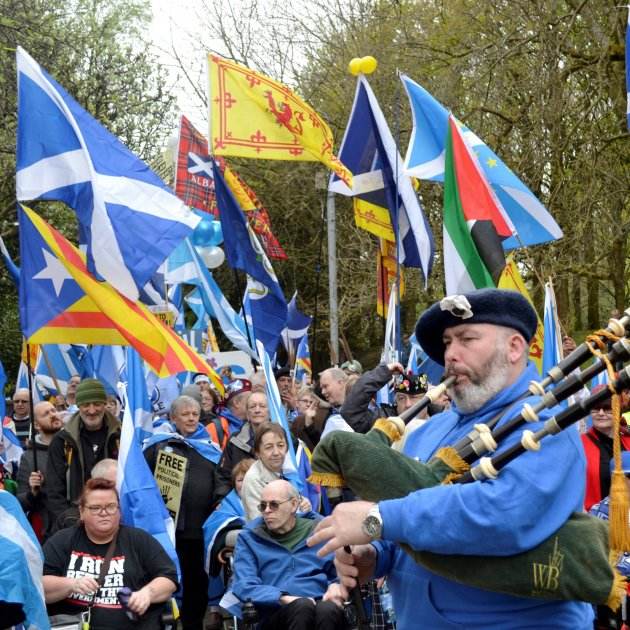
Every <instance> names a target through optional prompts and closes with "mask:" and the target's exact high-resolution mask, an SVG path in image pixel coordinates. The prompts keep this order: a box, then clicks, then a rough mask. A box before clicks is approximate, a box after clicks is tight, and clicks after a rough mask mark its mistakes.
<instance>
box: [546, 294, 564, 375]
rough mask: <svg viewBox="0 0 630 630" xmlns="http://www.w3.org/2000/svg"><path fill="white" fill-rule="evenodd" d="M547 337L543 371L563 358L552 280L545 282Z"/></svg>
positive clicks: (547, 370)
mask: <svg viewBox="0 0 630 630" xmlns="http://www.w3.org/2000/svg"><path fill="white" fill-rule="evenodd" d="M543 321H544V328H545V337H544V343H543V358H542V371H543V374H547V373H548V372H549V370H550V369H551V368H552V367H554V366H556V365H558V363H560V361H561V360H562V331H561V330H560V320H559V319H558V308H557V306H556V294H555V293H554V290H553V285H552V284H551V282H546V283H545V313H544V315H543Z"/></svg>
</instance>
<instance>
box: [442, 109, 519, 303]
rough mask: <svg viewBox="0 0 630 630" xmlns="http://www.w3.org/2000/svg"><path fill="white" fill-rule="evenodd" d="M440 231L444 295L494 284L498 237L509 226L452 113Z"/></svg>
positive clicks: (499, 260) (500, 256)
mask: <svg viewBox="0 0 630 630" xmlns="http://www.w3.org/2000/svg"><path fill="white" fill-rule="evenodd" d="M443 232H444V280H445V283H446V294H447V295H451V294H455V293H467V292H468V291H472V290H474V289H481V288H483V287H494V286H495V285H496V283H497V282H498V281H499V278H500V276H501V272H502V271H503V268H504V267H505V254H504V252H503V247H502V246H501V241H502V239H506V238H509V237H510V236H511V234H512V230H511V225H510V224H509V222H508V220H507V219H506V216H505V214H504V213H503V210H502V208H501V205H500V203H499V201H498V199H497V198H496V197H495V195H494V194H493V192H492V189H491V188H490V186H489V185H488V182H487V181H486V179H485V177H484V176H483V173H482V171H481V170H480V168H479V166H478V164H477V162H476V159H475V157H474V155H473V153H472V151H471V150H470V148H469V147H468V146H467V144H466V142H465V140H464V138H463V136H462V134H461V133H460V131H459V129H458V127H457V123H456V122H455V119H454V118H453V117H451V118H450V119H449V127H448V133H447V140H446V170H445V174H444V227H443Z"/></svg>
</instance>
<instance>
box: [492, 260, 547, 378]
mask: <svg viewBox="0 0 630 630" xmlns="http://www.w3.org/2000/svg"><path fill="white" fill-rule="evenodd" d="M498 286H499V289H510V290H512V291H518V292H519V293H520V294H521V295H523V296H524V297H526V298H527V300H528V301H529V302H530V304H531V305H532V306H533V305H534V303H533V302H532V298H531V297H530V296H529V292H528V291H527V287H526V286H525V283H524V282H523V278H522V277H521V274H520V272H519V270H518V267H517V266H516V263H515V262H514V259H513V258H512V256H511V255H510V256H508V259H507V261H506V265H505V269H504V270H503V271H502V272H501V277H500V278H499V285H498ZM544 335H545V333H544V329H543V325H542V322H541V321H540V317H538V325H537V326H536V333H535V334H534V338H533V339H532V343H531V345H530V346H529V359H530V361H532V362H533V363H535V364H536V367H537V368H538V372H539V373H540V374H541V375H542V357H543V340H544V338H545V337H544Z"/></svg>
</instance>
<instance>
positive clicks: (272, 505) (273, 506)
mask: <svg viewBox="0 0 630 630" xmlns="http://www.w3.org/2000/svg"><path fill="white" fill-rule="evenodd" d="M290 500H291V499H285V500H284V501H261V502H260V503H259V504H258V510H259V511H260V512H264V511H265V510H266V509H267V508H269V509H270V510H271V511H272V512H275V511H276V510H277V509H278V508H279V507H280V506H281V505H282V504H283V503H286V502H287V501H290Z"/></svg>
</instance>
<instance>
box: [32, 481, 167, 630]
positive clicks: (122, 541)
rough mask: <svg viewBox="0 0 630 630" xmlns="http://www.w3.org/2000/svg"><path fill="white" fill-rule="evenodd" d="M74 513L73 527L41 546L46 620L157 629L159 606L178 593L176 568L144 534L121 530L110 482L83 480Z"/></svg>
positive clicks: (92, 628) (97, 628)
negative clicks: (58, 617) (78, 619)
mask: <svg viewBox="0 0 630 630" xmlns="http://www.w3.org/2000/svg"><path fill="white" fill-rule="evenodd" d="M79 512H80V516H81V520H80V522H79V524H78V525H77V526H75V527H70V528H67V529H63V530H61V531H59V532H57V534H55V535H54V536H53V537H52V538H50V539H49V540H48V542H47V543H46V544H45V545H44V577H43V586H44V595H45V598H46V604H47V605H48V612H49V615H51V616H55V615H72V616H74V617H76V616H77V615H80V614H82V613H85V615H84V618H85V616H88V615H89V627H90V630H100V629H107V630H109V629H111V630H114V629H119V628H122V629H126V628H128V629H132V628H135V629H142V630H145V629H146V630H149V629H152V628H156V629H157V628H160V627H161V620H160V616H161V612H162V609H163V606H162V604H163V602H166V601H167V600H168V599H169V598H170V597H171V595H172V594H173V592H174V591H175V589H176V588H177V572H176V570H175V565H174V564H173V562H172V561H171V559H170V558H169V557H168V555H167V554H166V552H165V551H164V549H163V548H162V546H161V545H160V544H159V543H158V542H157V541H156V540H155V538H153V536H151V535H150V534H148V533H147V532H145V531H144V530H141V529H136V528H135V527H126V526H123V525H121V524H120V505H119V501H118V493H117V492H116V486H115V484H114V483H113V482H112V481H109V480H107V479H99V478H96V479H90V480H88V481H87V482H86V484H85V486H84V488H83V491H82V493H81V496H80V498H79ZM108 559H109V562H108V561H107V560H108ZM124 587H126V588H127V589H129V591H130V595H129V597H128V598H126V597H125V593H126V594H129V591H127V592H126V591H125V590H122V589H123V588H124ZM121 599H122V600H123V601H125V600H126V603H125V604H123V603H122V602H121ZM88 611H89V612H88ZM132 618H135V621H132Z"/></svg>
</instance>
